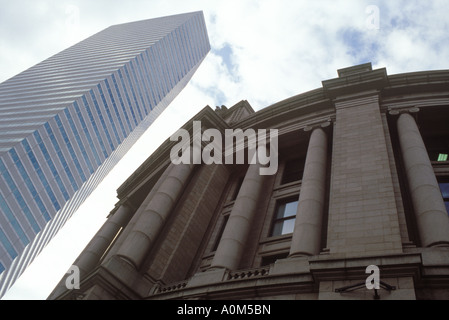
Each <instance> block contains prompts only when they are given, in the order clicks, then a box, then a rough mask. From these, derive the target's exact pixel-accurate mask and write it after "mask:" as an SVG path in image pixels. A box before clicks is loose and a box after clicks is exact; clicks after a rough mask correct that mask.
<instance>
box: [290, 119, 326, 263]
mask: <svg viewBox="0 0 449 320" xmlns="http://www.w3.org/2000/svg"><path fill="white" fill-rule="evenodd" d="M326 162H327V136H326V133H325V132H324V131H323V129H321V128H316V129H314V130H313V131H312V134H311V136H310V141H309V146H308V149H307V156H306V163H305V166H304V174H303V178H302V184H301V191H300V194H299V202H298V209H297V211H296V220H295V228H294V231H293V236H292V244H291V247H290V256H301V255H317V254H319V253H320V243H321V226H322V220H323V211H324V199H325V191H326Z"/></svg>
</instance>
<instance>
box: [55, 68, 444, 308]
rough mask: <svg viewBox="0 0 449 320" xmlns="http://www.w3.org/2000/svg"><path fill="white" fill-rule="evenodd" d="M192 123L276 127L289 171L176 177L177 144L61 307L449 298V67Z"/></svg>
mask: <svg viewBox="0 0 449 320" xmlns="http://www.w3.org/2000/svg"><path fill="white" fill-rule="evenodd" d="M195 120H196V121H201V126H202V129H203V130H205V129H208V128H214V129H218V130H219V131H220V132H225V130H226V129H237V128H240V129H242V130H247V129H249V128H252V129H277V130H278V141H277V150H278V158H277V159H278V163H279V167H278V170H277V173H276V174H274V175H260V173H259V168H260V166H261V164H258V163H253V164H250V165H248V164H246V165H245V164H226V163H223V164H216V163H213V164H205V163H202V164H179V165H175V164H173V163H172V162H171V159H170V151H171V149H172V148H173V147H174V145H175V144H176V142H175V141H171V140H169V139H168V140H167V141H166V142H165V143H163V144H162V145H161V146H160V147H159V148H158V149H157V151H156V152H154V153H153V154H152V155H151V156H150V157H149V158H148V159H147V161H145V162H144V163H143V164H142V166H141V167H140V168H139V169H138V170H136V171H135V172H134V173H133V174H132V175H131V176H130V177H129V178H128V179H127V180H126V181H125V182H124V183H123V184H122V185H121V186H120V188H119V189H118V198H119V201H118V203H117V204H116V207H115V208H114V209H113V210H112V211H111V213H110V215H109V218H108V220H107V221H106V223H105V224H104V226H103V227H102V228H101V229H100V230H99V232H98V233H97V235H96V236H95V237H94V238H93V240H92V241H91V242H90V243H89V244H88V246H87V247H86V248H85V250H84V251H83V252H82V254H81V255H80V256H79V258H78V259H77V260H76V261H75V262H74V265H76V266H77V267H79V269H80V273H81V283H80V288H79V289H76V290H68V289H67V288H66V285H65V279H62V280H61V282H60V284H59V285H58V286H57V287H56V288H55V290H54V291H53V293H52V294H51V295H50V297H49V299H74V298H79V299H148V300H158V299H313V300H315V299H320V300H324V299H373V298H380V299H449V218H448V211H447V210H448V207H449V161H448V160H449V159H448V154H449V125H448V124H449V71H448V70H445V71H425V72H416V73H406V74H398V75H388V74H387V71H386V69H385V68H382V69H376V70H373V69H372V67H371V64H370V63H368V64H363V65H358V66H354V67H350V68H345V69H341V70H338V77H337V78H335V79H331V80H326V81H323V82H322V87H321V88H318V89H315V90H312V91H309V92H306V93H303V94H299V95H297V96H294V97H291V98H288V99H286V100H284V101H280V102H278V103H276V104H274V105H272V106H269V107H267V108H265V109H262V110H260V111H258V112H254V110H253V109H252V107H251V106H250V104H249V103H248V102H247V101H241V102H239V103H237V104H236V105H235V106H233V107H231V108H229V109H228V108H226V107H224V106H223V107H221V108H217V109H216V110H212V109H211V108H210V107H205V108H204V109H203V110H202V111H201V112H199V113H198V114H197V115H196V116H195V117H194V118H193V119H191V120H190V121H188V122H187V123H186V124H185V126H184V127H183V128H184V129H186V130H188V131H189V132H192V130H193V129H192V126H193V125H192V123H193V121H195ZM205 144H206V143H205V142H204V141H203V146H204V145H205ZM247 145H248V144H247ZM234 152H237V151H236V150H234ZM373 266H374V267H373ZM376 267H377V268H378V270H379V272H378V273H373V274H371V273H370V272H371V270H372V269H370V268H374V270H375V269H376ZM376 275H379V277H380V278H376V277H375V276H376ZM368 278H369V279H370V280H369V284H375V282H372V281H371V280H373V279H374V280H379V282H377V284H378V285H379V287H378V289H375V288H374V289H373V287H372V286H371V287H370V286H368V285H367V282H368V280H367V279H368Z"/></svg>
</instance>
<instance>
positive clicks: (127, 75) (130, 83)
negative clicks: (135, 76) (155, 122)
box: [123, 64, 145, 120]
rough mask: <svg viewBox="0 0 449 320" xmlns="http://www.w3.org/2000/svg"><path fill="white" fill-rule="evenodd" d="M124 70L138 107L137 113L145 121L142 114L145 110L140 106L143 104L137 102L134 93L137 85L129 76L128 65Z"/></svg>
mask: <svg viewBox="0 0 449 320" xmlns="http://www.w3.org/2000/svg"><path fill="white" fill-rule="evenodd" d="M123 70H124V71H125V76H126V79H127V80H128V84H129V88H130V89H131V94H132V95H133V99H134V103H135V105H136V109H137V112H138V113H139V117H140V120H143V119H144V118H145V116H144V115H143V114H142V111H141V110H142V109H143V107H141V106H140V105H141V104H140V103H139V102H138V101H137V96H136V92H135V91H134V87H135V85H133V82H132V80H131V77H130V76H129V71H128V67H127V65H126V64H125V65H124V66H123Z"/></svg>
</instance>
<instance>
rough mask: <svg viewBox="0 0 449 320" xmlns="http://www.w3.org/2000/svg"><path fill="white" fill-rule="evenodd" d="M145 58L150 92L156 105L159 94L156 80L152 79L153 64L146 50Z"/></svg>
mask: <svg viewBox="0 0 449 320" xmlns="http://www.w3.org/2000/svg"><path fill="white" fill-rule="evenodd" d="M145 58H146V62H147V63H148V67H149V72H148V74H147V75H148V78H149V79H150V80H151V81H150V83H151V92H152V94H153V97H154V101H155V105H157V104H158V103H159V101H161V100H162V99H161V95H160V93H159V85H158V83H157V81H156V80H155V79H154V76H155V75H154V64H153V63H152V61H151V59H150V54H149V52H148V50H147V51H145Z"/></svg>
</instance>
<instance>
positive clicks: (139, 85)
mask: <svg viewBox="0 0 449 320" xmlns="http://www.w3.org/2000/svg"><path fill="white" fill-rule="evenodd" d="M134 63H136V64H137V66H138V61H137V58H135V59H133V60H131V61H130V62H129V66H130V69H131V73H132V75H133V78H134V81H135V85H134V86H133V87H137V91H138V93H139V96H140V101H141V102H142V109H143V113H144V117H146V116H147V115H148V113H149V112H150V108H149V107H148V106H149V104H150V101H149V100H145V99H144V97H143V96H144V95H143V93H142V87H144V86H143V84H144V79H143V77H142V70H140V67H139V66H138V69H139V72H140V80H139V77H138V76H137V73H136V70H135V68H134ZM125 67H126V66H125ZM143 91H145V90H143ZM147 97H148V96H147Z"/></svg>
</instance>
